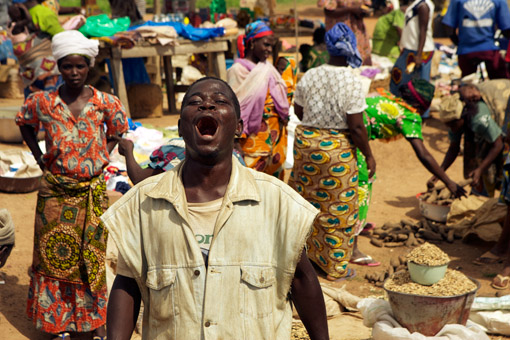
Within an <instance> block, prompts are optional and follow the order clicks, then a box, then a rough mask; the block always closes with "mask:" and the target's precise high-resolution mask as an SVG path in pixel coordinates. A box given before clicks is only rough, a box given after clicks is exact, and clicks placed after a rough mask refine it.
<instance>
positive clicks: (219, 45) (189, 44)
mask: <svg viewBox="0 0 510 340" xmlns="http://www.w3.org/2000/svg"><path fill="white" fill-rule="evenodd" d="M227 50H228V44H227V39H225V38H216V39H214V40H211V41H191V40H186V39H178V44H176V45H165V46H162V45H151V44H137V45H135V46H134V47H133V48H130V49H123V48H120V47H113V46H108V45H105V44H102V46H101V47H100V54H101V55H102V56H103V57H107V58H110V60H111V72H112V75H113V80H114V84H113V85H114V89H115V93H116V95H117V96H118V97H119V99H120V100H121V102H122V104H124V106H125V107H126V111H127V113H128V115H129V113H130V111H129V103H128V98H127V90H126V83H125V81H124V71H123V67H122V62H121V61H122V59H125V58H139V57H163V63H164V67H163V69H164V73H165V85H166V88H167V99H168V106H169V111H170V112H172V113H175V112H177V109H176V103H175V85H174V77H173V67H172V56H176V55H188V54H195V53H206V54H207V55H208V59H209V60H210V61H211V63H212V66H213V67H212V69H213V72H211V73H212V74H211V75H214V76H217V77H219V78H221V79H226V76H227V69H226V64H225V51H227ZM158 85H161V84H158Z"/></svg>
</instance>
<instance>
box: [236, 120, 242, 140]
mask: <svg viewBox="0 0 510 340" xmlns="http://www.w3.org/2000/svg"><path fill="white" fill-rule="evenodd" d="M243 128H244V123H243V120H242V119H240V118H239V120H238V121H237V127H236V137H241V135H242V134H243Z"/></svg>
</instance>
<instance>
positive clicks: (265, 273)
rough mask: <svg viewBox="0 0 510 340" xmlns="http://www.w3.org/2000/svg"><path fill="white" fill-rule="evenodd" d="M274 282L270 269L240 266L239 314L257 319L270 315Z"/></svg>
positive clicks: (272, 304)
mask: <svg viewBox="0 0 510 340" xmlns="http://www.w3.org/2000/svg"><path fill="white" fill-rule="evenodd" d="M275 281H276V279H275V275H274V270H273V268H271V267H256V266H241V288H240V290H241V291H240V294H239V296H240V298H241V301H240V306H241V314H243V315H245V316H249V317H253V318H257V319H258V318H264V317H267V316H269V315H271V314H272V313H273V306H274V302H275V301H274V299H275V297H274V283H275Z"/></svg>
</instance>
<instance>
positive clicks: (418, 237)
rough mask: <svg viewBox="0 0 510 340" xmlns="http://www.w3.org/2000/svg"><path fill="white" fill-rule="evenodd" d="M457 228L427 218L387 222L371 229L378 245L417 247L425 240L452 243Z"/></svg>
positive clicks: (372, 238) (375, 243) (374, 240)
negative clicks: (416, 220)
mask: <svg viewBox="0 0 510 340" xmlns="http://www.w3.org/2000/svg"><path fill="white" fill-rule="evenodd" d="M455 237H456V236H455V230H454V229H453V228H451V227H447V226H446V224H444V223H439V222H434V221H430V220H427V219H425V218H423V219H421V220H420V221H418V222H415V221H412V220H408V219H403V220H401V221H400V223H388V222H387V223H385V224H384V225H383V226H382V227H381V228H375V229H374V230H373V231H371V240H370V243H372V244H373V245H374V246H377V247H389V248H392V247H401V246H406V247H415V246H419V245H421V244H423V243H425V241H429V242H441V241H448V242H450V243H452V242H453V241H454V239H455Z"/></svg>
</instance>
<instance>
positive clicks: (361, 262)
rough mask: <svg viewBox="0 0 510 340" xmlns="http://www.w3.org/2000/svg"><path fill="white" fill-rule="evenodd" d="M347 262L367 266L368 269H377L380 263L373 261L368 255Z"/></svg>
mask: <svg viewBox="0 0 510 340" xmlns="http://www.w3.org/2000/svg"><path fill="white" fill-rule="evenodd" d="M349 262H350V263H354V264H357V265H360V266H368V267H377V266H380V265H381V262H378V261H374V259H373V258H372V256H370V255H366V256H363V257H359V258H357V259H355V260H352V259H351V260H349Z"/></svg>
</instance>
